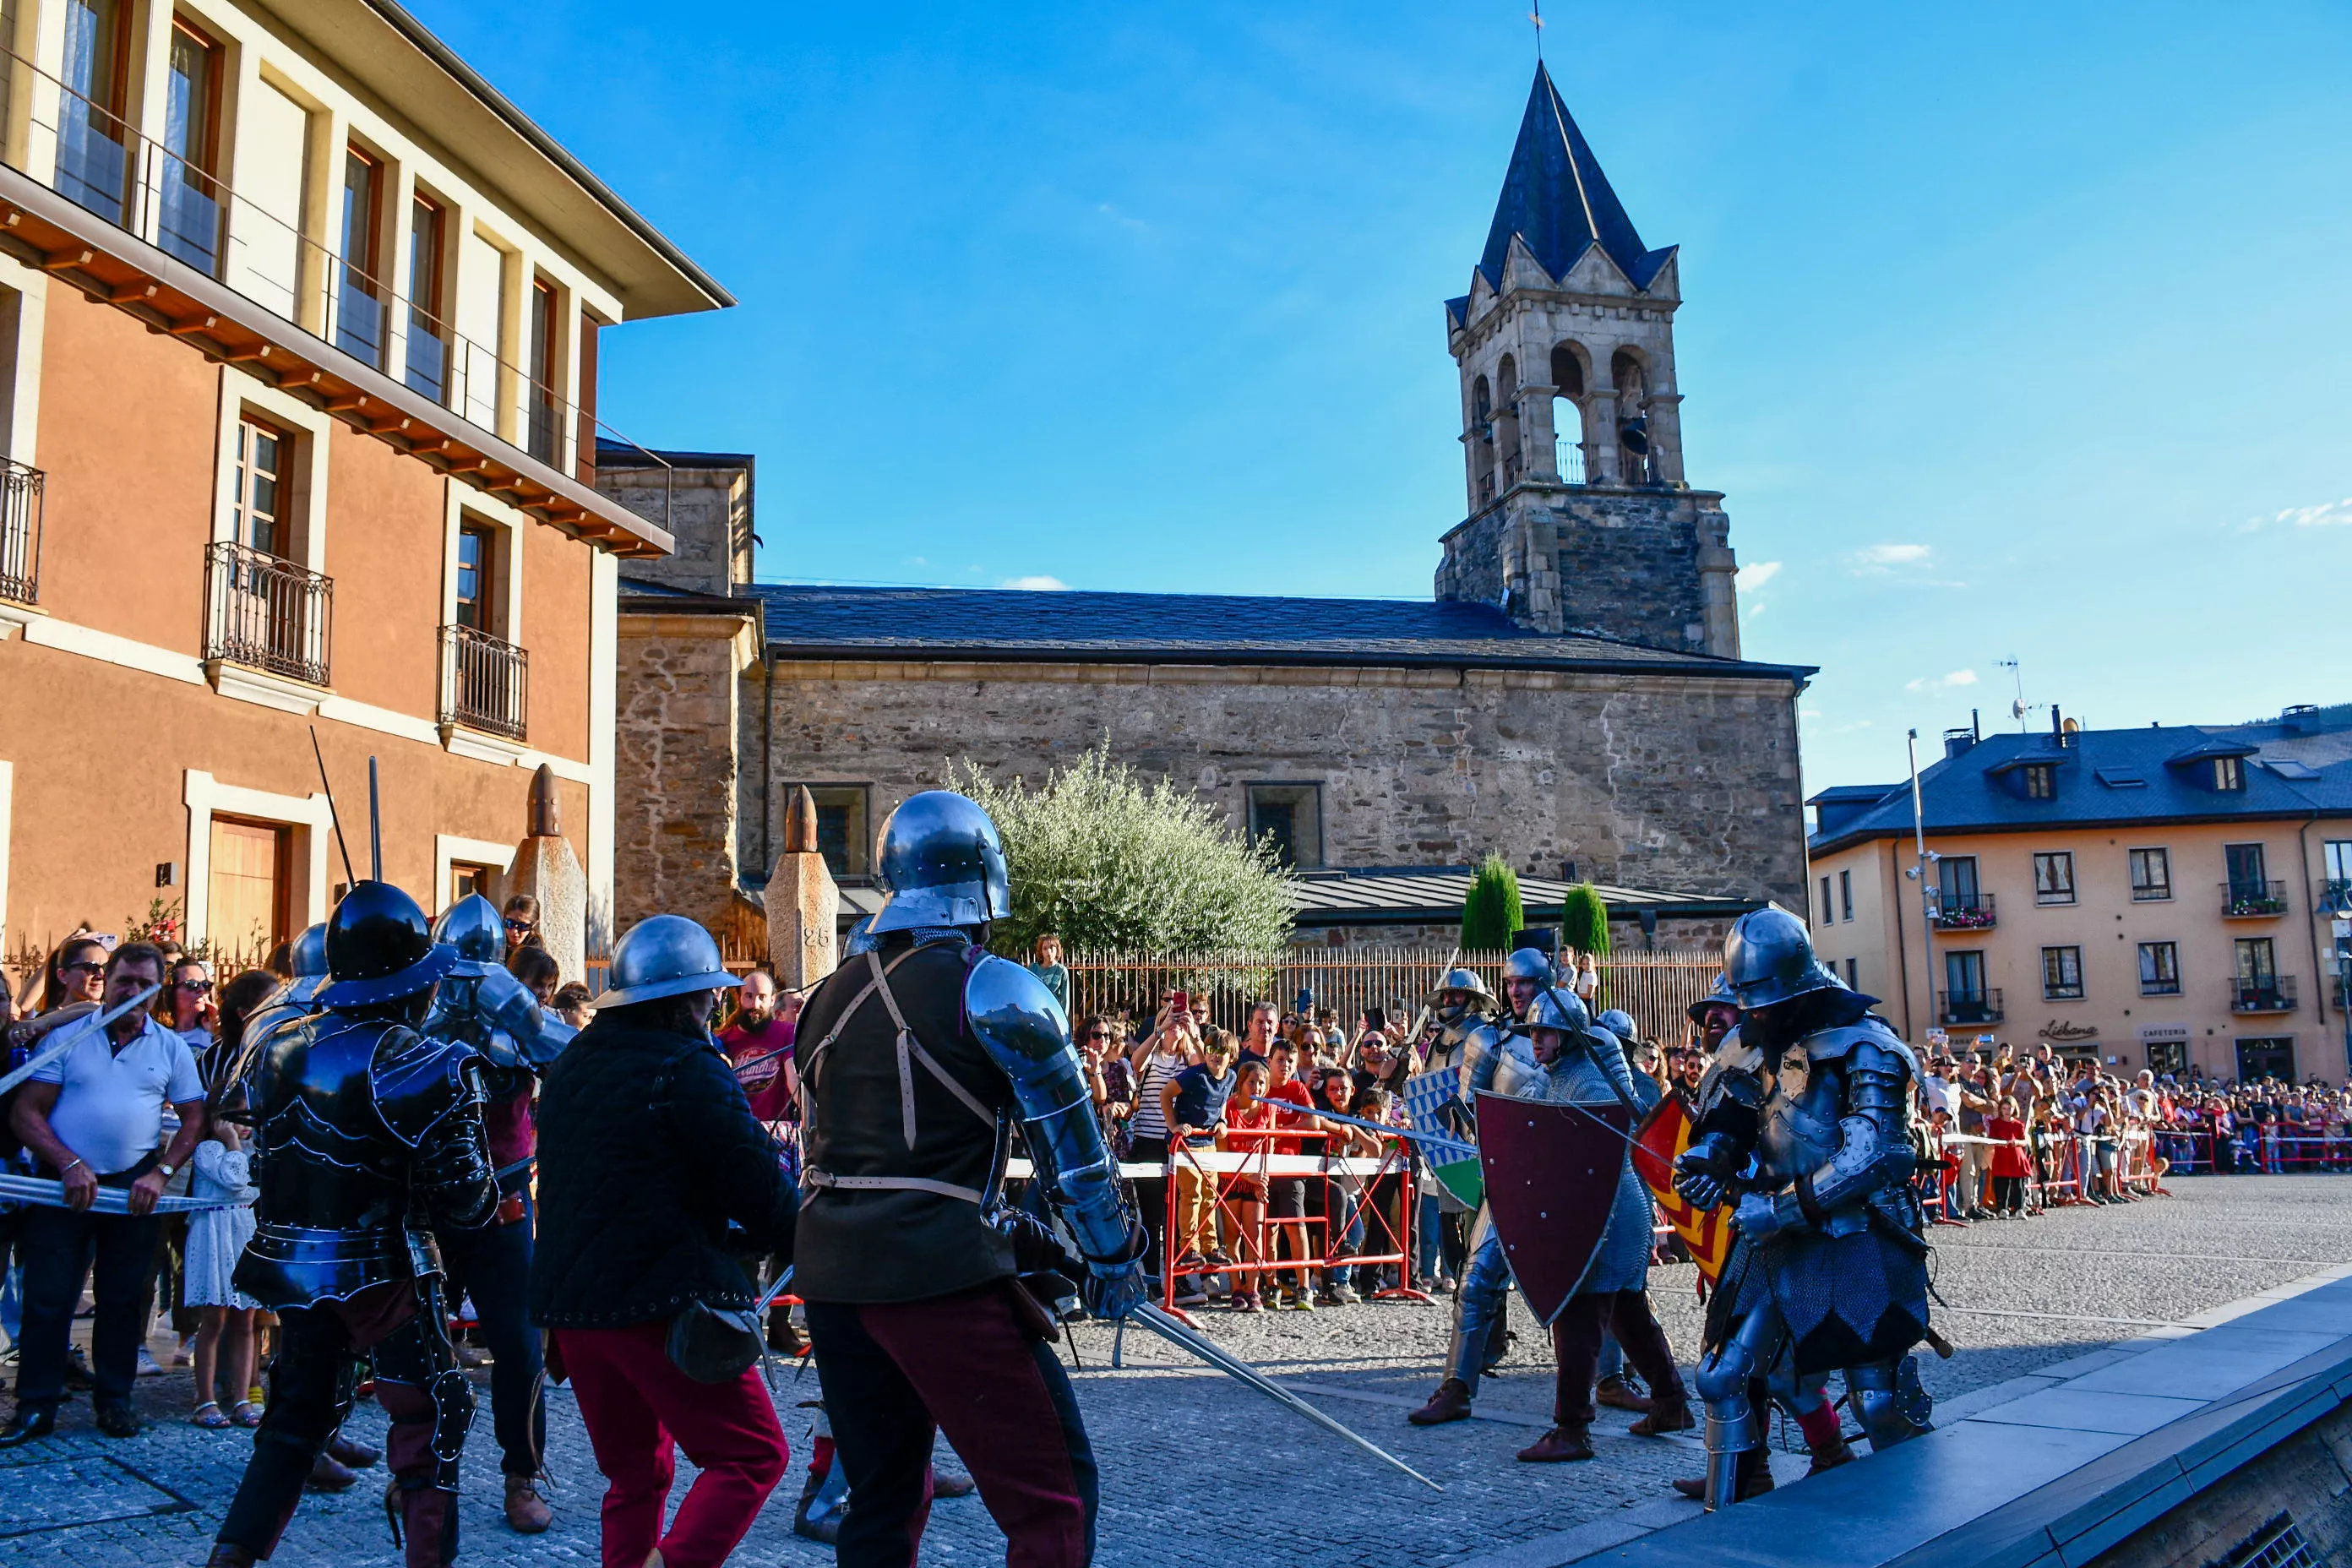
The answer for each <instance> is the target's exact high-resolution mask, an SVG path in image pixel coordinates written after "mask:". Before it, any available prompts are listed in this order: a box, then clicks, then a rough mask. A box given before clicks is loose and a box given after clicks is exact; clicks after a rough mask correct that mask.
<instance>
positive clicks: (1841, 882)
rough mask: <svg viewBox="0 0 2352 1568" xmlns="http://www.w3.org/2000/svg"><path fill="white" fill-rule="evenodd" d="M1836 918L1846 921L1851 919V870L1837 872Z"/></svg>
mask: <svg viewBox="0 0 2352 1568" xmlns="http://www.w3.org/2000/svg"><path fill="white" fill-rule="evenodd" d="M1838 918H1839V919H1840V920H1846V921H1850V920H1852V919H1853V872H1852V871H1840V872H1839V873H1838Z"/></svg>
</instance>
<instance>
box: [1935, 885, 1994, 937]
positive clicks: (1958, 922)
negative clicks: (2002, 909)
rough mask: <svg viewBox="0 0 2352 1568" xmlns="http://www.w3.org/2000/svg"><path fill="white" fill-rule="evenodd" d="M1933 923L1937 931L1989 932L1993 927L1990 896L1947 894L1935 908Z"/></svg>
mask: <svg viewBox="0 0 2352 1568" xmlns="http://www.w3.org/2000/svg"><path fill="white" fill-rule="evenodd" d="M1933 923H1934V925H1935V927H1936V929H1937V931H1990V930H1991V929H1992V927H1993V903H1992V895H1991V894H1990V893H1963V894H1958V895H1954V894H1950V893H1947V894H1945V895H1944V897H1943V899H1942V900H1941V902H1940V903H1939V904H1938V906H1937V910H1936V914H1935V919H1934V921H1933Z"/></svg>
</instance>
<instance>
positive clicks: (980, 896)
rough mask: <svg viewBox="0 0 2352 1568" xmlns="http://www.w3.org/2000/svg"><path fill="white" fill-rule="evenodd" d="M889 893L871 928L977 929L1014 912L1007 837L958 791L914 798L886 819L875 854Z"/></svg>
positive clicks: (926, 793) (932, 792) (933, 791)
mask: <svg viewBox="0 0 2352 1568" xmlns="http://www.w3.org/2000/svg"><path fill="white" fill-rule="evenodd" d="M875 858H876V860H877V862H878V863H879V877H878V879H879V880H880V882H881V884H882V886H883V888H884V889H886V890H887V892H888V894H889V897H887V899H885V900H882V907H881V909H879V910H877V911H876V912H875V915H874V923H873V924H872V925H870V926H868V927H867V928H866V930H868V931H871V932H872V933H873V934H875V935H876V936H880V935H881V934H882V933H883V932H885V931H908V930H911V929H913V928H914V927H917V926H976V925H982V924H985V923H986V922H988V921H993V920H1002V919H1003V917H1004V916H1006V915H1008V914H1010V913H1012V912H1013V878H1012V874H1011V872H1010V871H1009V870H1008V869H1007V868H1006V866H1005V862H1004V840H1003V838H1001V837H998V835H997V831H996V824H995V823H994V822H992V821H991V820H989V816H988V813H986V812H985V811H982V809H981V808H980V805H979V803H978V802H976V801H974V800H971V799H970V798H969V797H967V796H964V795H958V794H956V793H955V792H954V791H953V790H945V789H927V790H925V791H923V792H922V793H921V794H920V795H908V797H907V798H906V799H905V800H904V801H902V802H900V803H899V805H898V810H896V811H894V812H892V813H891V814H890V816H889V817H888V818H887V820H886V821H885V822H884V823H883V824H882V844H881V848H880V851H879V852H878V853H877V855H876V857H875Z"/></svg>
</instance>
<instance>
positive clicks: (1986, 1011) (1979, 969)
mask: <svg viewBox="0 0 2352 1568" xmlns="http://www.w3.org/2000/svg"><path fill="white" fill-rule="evenodd" d="M1939 1012H1940V1015H1941V1018H1942V1021H1943V1022H1944V1023H1946V1024H1990V1023H1995V1022H1997V1021H1998V1020H1999V1019H2000V1000H1999V997H1998V995H1997V994H1995V993H1994V992H1992V991H1990V990H1988V989H1986V986H1985V961H1984V953H1983V952H1980V951H1972V952H1948V953H1946V954H1944V1005H1943V1006H1942V1008H1940V1009H1939Z"/></svg>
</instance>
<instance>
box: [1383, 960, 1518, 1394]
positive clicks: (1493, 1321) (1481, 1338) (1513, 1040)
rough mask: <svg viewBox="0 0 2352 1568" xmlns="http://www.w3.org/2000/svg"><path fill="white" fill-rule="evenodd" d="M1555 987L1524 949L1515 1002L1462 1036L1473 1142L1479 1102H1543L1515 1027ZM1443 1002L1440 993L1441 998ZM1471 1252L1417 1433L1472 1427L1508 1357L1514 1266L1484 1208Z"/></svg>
mask: <svg viewBox="0 0 2352 1568" xmlns="http://www.w3.org/2000/svg"><path fill="white" fill-rule="evenodd" d="M1454 973H1467V972H1466V971H1459V972H1454ZM1454 973H1448V975H1447V976H1446V978H1447V980H1449V981H1451V980H1453V979H1454ZM1474 978H1475V977H1474ZM1553 981H1554V976H1553V972H1552V964H1551V960H1550V959H1549V958H1547V957H1545V956H1544V954H1543V953H1541V952H1538V951H1537V950H1536V949H1534V948H1531V947H1523V948H1521V949H1519V950H1518V951H1517V952H1514V953H1512V954H1511V955H1510V957H1509V958H1507V960H1505V961H1504V964H1503V989H1504V990H1505V992H1506V993H1507V994H1508V996H1509V999H1510V1003H1509V1011H1508V1012H1507V1014H1506V1015H1505V1016H1504V1018H1503V1020H1502V1021H1501V1022H1496V1021H1493V1020H1490V1019H1487V1018H1486V1017H1484V1016H1482V1017H1480V1018H1479V1019H1478V1021H1477V1023H1476V1025H1475V1026H1470V1027H1465V1028H1464V1029H1463V1030H1462V1031H1461V1033H1460V1036H1459V1044H1458V1046H1457V1047H1456V1049H1455V1052H1454V1060H1455V1063H1456V1064H1457V1066H1458V1068H1459V1069H1460V1083H1461V1087H1460V1091H1459V1093H1458V1095H1457V1096H1456V1100H1455V1103H1456V1104H1458V1105H1459V1107H1460V1108H1461V1109H1460V1112H1459V1115H1460V1119H1461V1121H1462V1122H1463V1123H1464V1125H1465V1128H1466V1130H1467V1131H1468V1132H1469V1133H1470V1135H1471V1136H1472V1137H1473V1138H1475V1135H1476V1130H1477V1123H1476V1121H1475V1114H1474V1112H1473V1110H1472V1109H1471V1108H1472V1107H1474V1106H1475V1105H1476V1103H1477V1097H1478V1096H1479V1095H1480V1094H1482V1093H1494V1094H1507V1095H1512V1096H1516V1097H1518V1098H1522V1099H1528V1100H1539V1099H1541V1098H1543V1083H1544V1071H1543V1068H1542V1067H1541V1066H1540V1065H1539V1064H1538V1062H1537V1061H1536V1058H1535V1047H1534V1043H1533V1041H1531V1040H1530V1039H1529V1038H1528V1036H1527V1035H1525V1034H1523V1033H1520V1032H1519V1031H1518V1029H1517V1024H1518V1022H1519V1021H1520V1020H1523V1019H1524V1018H1525V1017H1526V1016H1527V1009H1528V1007H1529V1006H1530V1005H1533V1003H1534V1002H1535V1000H1536V998H1537V997H1538V995H1540V994H1542V993H1544V992H1545V991H1547V990H1549V989H1551V988H1552V985H1553ZM1455 989H1456V990H1459V989H1461V988H1459V987H1455ZM1485 990H1486V988H1485V987H1484V986H1483V985H1482V986H1480V987H1479V994H1482V995H1483V994H1485ZM1444 994H1445V991H1444V989H1441V990H1440V992H1439V995H1440V996H1441V997H1443V996H1444ZM1457 1005H1458V1004H1457ZM1467 1249H1468V1252H1469V1259H1470V1260H1469V1262H1468V1263H1466V1264H1465V1265H1464V1266H1463V1269H1462V1279H1461V1283H1460V1285H1459V1286H1458V1288H1457V1289H1455V1291H1454V1335H1453V1338H1452V1340H1451V1341H1450V1342H1448V1345H1447V1349H1446V1355H1445V1376H1444V1379H1443V1381H1441V1382H1440V1383H1439V1384H1438V1385H1437V1392H1436V1393H1434V1394H1431V1395H1430V1396H1429V1403H1428V1404H1426V1405H1423V1406H1422V1407H1421V1408H1420V1409H1418V1410H1416V1411H1414V1412H1412V1414H1411V1415H1407V1416H1406V1417H1405V1419H1406V1420H1408V1421H1410V1422H1412V1424H1413V1425H1414V1426H1439V1425H1442V1424H1443V1423H1445V1422H1448V1421H1462V1420H1466V1419H1468V1418H1469V1415H1470V1408H1471V1405H1472V1402H1473V1401H1475V1399H1476V1398H1477V1397H1478V1380H1479V1378H1480V1377H1481V1376H1483V1375H1484V1374H1485V1373H1486V1371H1487V1369H1489V1368H1490V1367H1492V1366H1493V1365H1495V1363H1497V1362H1499V1361H1501V1360H1502V1357H1503V1350H1504V1346H1505V1338H1504V1335H1505V1331H1506V1328H1507V1321H1508V1310H1507V1309H1508V1305H1509V1301H1510V1293H1511V1266H1510V1265H1509V1264H1508V1263H1507V1262H1506V1261H1505V1260H1504V1258H1503V1243H1502V1238H1501V1237H1498V1236H1496V1234H1495V1222H1494V1216H1493V1215H1492V1214H1490V1213H1489V1212H1488V1210H1487V1207H1486V1204H1485V1202H1484V1201H1483V1200H1482V1201H1481V1202H1480V1203H1479V1205H1478V1210H1477V1213H1476V1214H1475V1215H1473V1216H1472V1218H1471V1221H1470V1226H1469V1231H1468V1235H1467Z"/></svg>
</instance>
